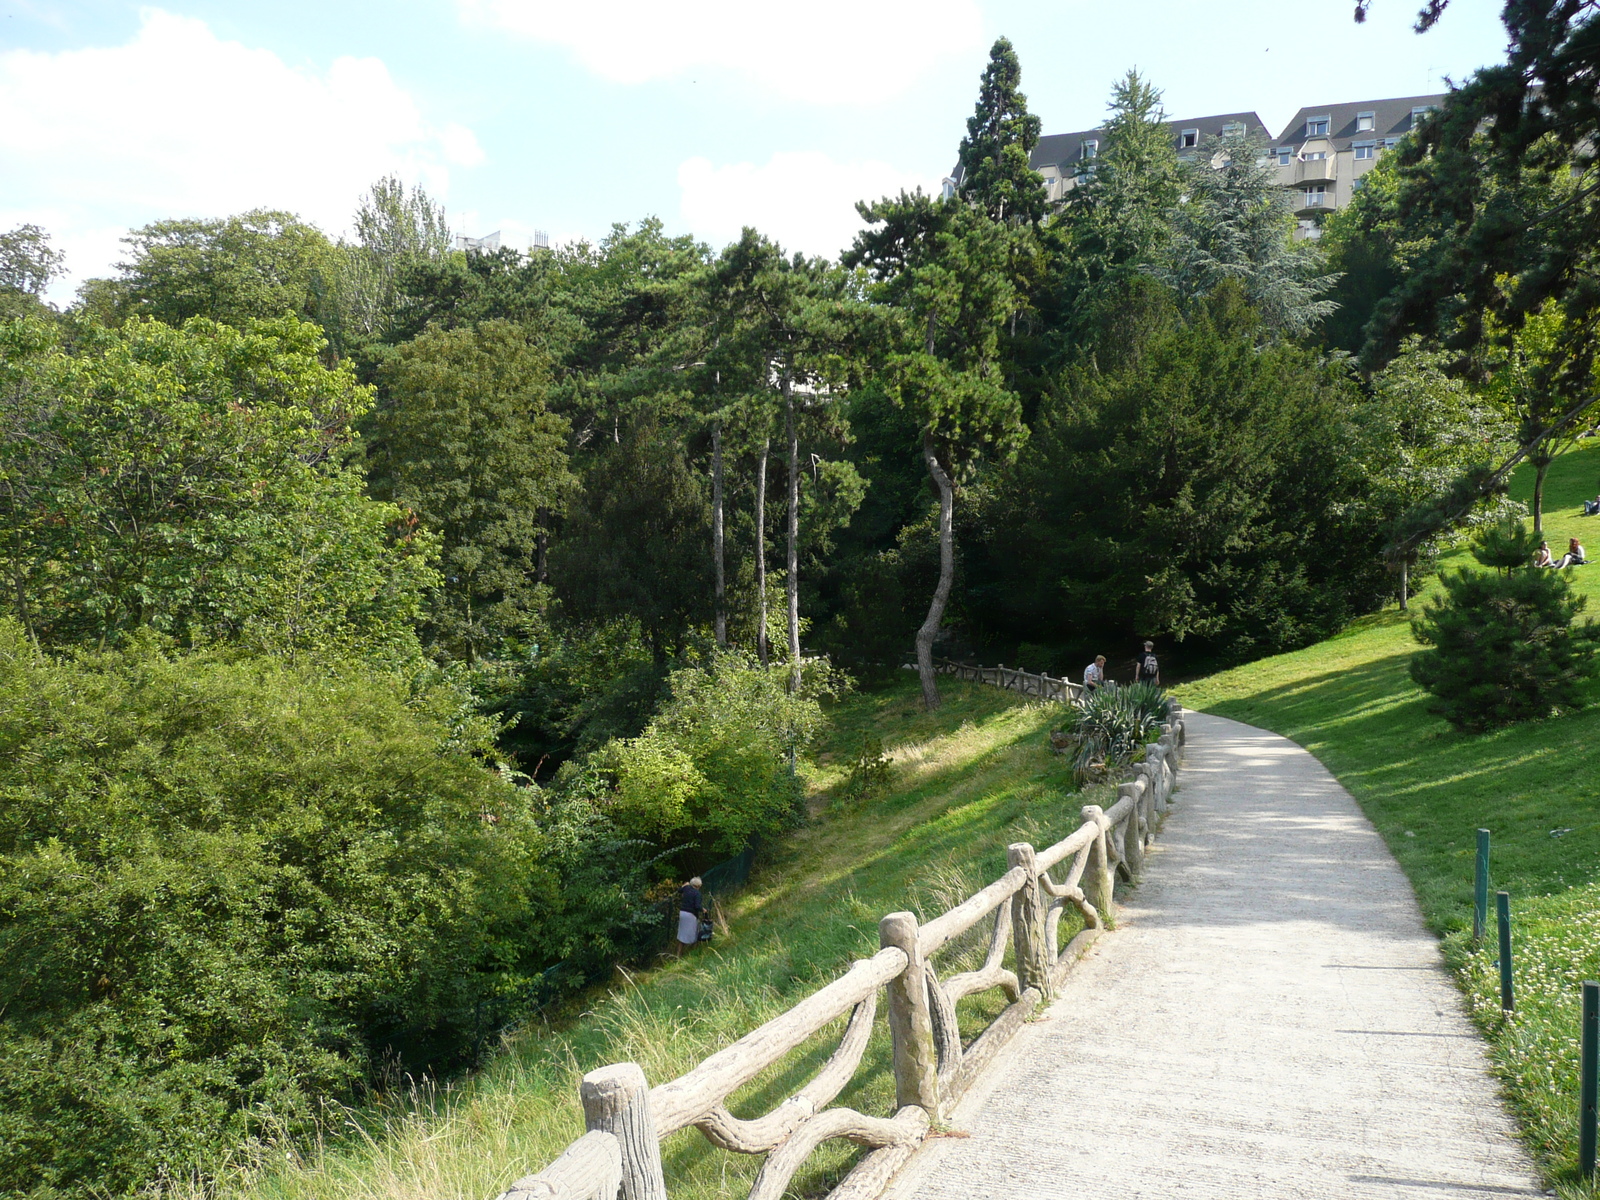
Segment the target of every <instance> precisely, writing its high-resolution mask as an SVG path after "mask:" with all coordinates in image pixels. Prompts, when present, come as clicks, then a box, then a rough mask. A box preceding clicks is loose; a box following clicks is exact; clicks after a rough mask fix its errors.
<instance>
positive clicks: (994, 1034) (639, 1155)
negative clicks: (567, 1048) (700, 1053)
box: [501, 668, 1184, 1200]
mask: <svg viewBox="0 0 1600 1200" xmlns="http://www.w3.org/2000/svg"><path fill="white" fill-rule="evenodd" d="M968 669H972V668H968ZM1161 731H1162V732H1161V738H1160V740H1159V741H1157V742H1154V743H1152V744H1150V745H1148V746H1146V747H1145V759H1144V761H1143V762H1142V763H1139V764H1137V765H1136V766H1135V767H1134V768H1133V769H1132V778H1131V779H1129V780H1128V781H1127V782H1124V783H1122V784H1120V785H1119V786H1118V788H1117V801H1116V803H1115V804H1113V805H1112V806H1111V807H1110V808H1108V809H1104V810H1102V809H1101V808H1100V807H1098V806H1096V805H1089V806H1087V807H1085V808H1084V809H1083V810H1082V814H1081V816H1082V824H1080V825H1079V826H1078V828H1077V829H1076V830H1075V831H1074V832H1073V833H1072V834H1071V835H1070V836H1068V837H1066V838H1064V839H1062V840H1061V841H1059V842H1057V843H1056V844H1055V845H1053V846H1050V847H1049V848H1047V849H1044V850H1035V849H1034V847H1033V846H1031V845H1029V844H1028V843H1026V842H1018V843H1016V844H1014V845H1012V846H1010V847H1009V848H1008V851H1007V861H1008V863H1009V865H1010V869H1009V870H1008V871H1007V872H1006V873H1005V874H1004V875H1002V876H1001V877H1000V878H999V879H997V880H995V881H994V882H993V883H991V884H990V885H989V886H988V887H986V888H984V889H983V890H982V891H980V892H977V893H976V894H974V895H972V896H970V897H968V898H967V899H966V900H965V901H963V902H962V903H961V904H959V905H957V906H956V907H955V908H952V909H950V910H949V911H948V912H946V913H944V914H942V915H941V916H939V917H936V918H935V919H933V920H931V921H929V922H927V923H926V924H922V925H919V924H918V923H917V919H916V917H915V916H914V915H913V914H911V913H909V912H896V913H890V914H889V915H888V916H886V917H884V918H883V920H882V921H880V922H879V923H878V938H879V943H880V945H881V946H882V949H880V950H879V951H878V952H877V953H876V954H875V955H873V956H872V957H871V958H867V959H861V960H858V961H857V962H855V963H854V964H852V965H851V967H850V969H849V970H848V971H846V972H845V973H844V974H843V975H841V976H840V977H839V978H838V979H835V980H834V981H833V982H832V983H830V984H828V985H827V986H826V987H824V988H822V989H821V990H820V991H817V992H814V993H812V994H811V995H810V996H808V997H806V998H805V999H804V1000H802V1001H801V1002H800V1003H799V1004H796V1005H795V1006H794V1007H793V1008H791V1009H789V1010H788V1011H787V1012H785V1013H783V1014H782V1015H780V1016H777V1017H774V1018H773V1019H772V1020H770V1021H768V1022H767V1023H766V1024H765V1025H762V1026H760V1027H759V1028H757V1029H754V1030H752V1031H751V1032H750V1033H748V1034H746V1035H745V1036H744V1037H742V1038H740V1039H739V1040H738V1041H737V1042H734V1043H733V1044H732V1045H731V1046H728V1047H727V1048H725V1049H723V1050H719V1051H718V1052H717V1053H715V1054H713V1055H711V1057H709V1058H707V1059H706V1060H705V1061H703V1062H702V1063H700V1065H699V1066H697V1067H694V1068H693V1069H692V1070H690V1071H689V1072H688V1073H687V1074H684V1075H680V1076H679V1077H678V1078H677V1079H674V1080H671V1081H669V1082H667V1083H662V1084H658V1085H656V1086H655V1087H651V1086H649V1085H648V1083H647V1081H646V1080H645V1077H644V1072H643V1070H641V1069H640V1068H639V1066H638V1065H637V1064H635V1063H618V1064H615V1065H612V1066H608V1067H602V1068H600V1069H599V1070H597V1071H591V1072H589V1073H588V1074H587V1075H585V1076H584V1077H583V1081H582V1084H581V1085H580V1087H579V1093H580V1096H581V1098H582V1101H583V1111H584V1121H585V1124H586V1125H587V1126H588V1132H587V1133H585V1134H584V1135H583V1136H582V1137H580V1138H579V1139H578V1140H577V1141H575V1142H573V1143H572V1144H571V1145H570V1146H568V1147H567V1149H566V1151H565V1152H564V1153H563V1154H562V1155H561V1157H560V1158H558V1159H556V1161H555V1162H553V1163H551V1164H550V1165H549V1166H548V1167H546V1168H545V1169H544V1170H542V1171H540V1172H539V1173H538V1174H536V1175H530V1176H528V1177H526V1178H524V1179H520V1180H518V1181H517V1182H516V1183H514V1184H512V1185H511V1187H510V1188H509V1189H507V1190H506V1191H505V1192H503V1193H502V1194H501V1200H531V1198H533V1197H538V1198H539V1200H616V1197H617V1196H618V1195H619V1194H620V1195H621V1196H622V1197H623V1198H624V1200H666V1198H667V1186H666V1181H665V1180H664V1178H663V1176H662V1170H661V1139H662V1138H664V1137H666V1136H667V1135H668V1134H671V1133H675V1132H677V1131H678V1130H680V1129H685V1128H688V1127H689V1126H691V1125H692V1126H694V1127H696V1128H698V1129H699V1130H700V1132H701V1133H702V1134H704V1135H705V1137H706V1138H707V1140H709V1141H710V1142H712V1143H713V1144H714V1145H717V1146H720V1147H722V1148H723V1149H725V1150H732V1151H736V1152H738V1153H740V1154H764V1155H766V1162H765V1163H764V1164H763V1166H762V1168H761V1172H760V1174H758V1175H757V1176H756V1180H755V1184H754V1185H753V1186H752V1187H751V1189H750V1193H749V1196H750V1200H780V1197H782V1195H783V1192H784V1188H785V1187H786V1186H787V1185H788V1183H789V1181H790V1180H791V1179H792V1178H793V1177H794V1175H795V1173H796V1172H797V1171H798V1170H799V1169H800V1168H801V1167H802V1166H803V1165H804V1163H805V1161H806V1159H807V1158H808V1157H809V1156H810V1155H811V1153H812V1151H814V1150H815V1149H816V1148H817V1147H818V1146H820V1145H822V1144H823V1143H824V1142H826V1141H830V1140H832V1139H834V1138H847V1139H849V1140H850V1141H852V1142H855V1143H857V1144H859V1145H862V1146H866V1147H869V1148H871V1150H872V1153H870V1154H868V1155H866V1157H864V1158H862V1159H861V1160H860V1161H859V1162H858V1163H857V1164H856V1166H855V1168H854V1169H853V1170H852V1171H851V1172H850V1173H849V1174H848V1175H847V1176H846V1177H845V1178H844V1179H843V1180H842V1181H841V1182H840V1184H839V1186H838V1187H836V1188H835V1189H834V1190H833V1191H832V1192H831V1193H830V1197H829V1200H873V1198H874V1197H877V1196H878V1195H879V1194H880V1193H881V1192H882V1190H883V1189H884V1187H885V1186H886V1185H887V1183H888V1182H889V1180H890V1178H891V1177H892V1176H893V1175H894V1174H895V1172H896V1171H898V1170H899V1169H900V1167H901V1166H902V1165H903V1164H904V1163H905V1162H906V1160H907V1159H909V1158H910V1157H911V1155H912V1153H913V1152H914V1151H915V1150H916V1148H917V1146H918V1145H919V1144H920V1143H921V1141H922V1139H923V1136H924V1134H926V1132H927V1130H928V1127H929V1125H930V1123H931V1122H933V1121H935V1120H939V1119H941V1118H942V1117H943V1116H945V1114H946V1113H948V1111H949V1109H950V1107H951V1105H953V1104H954V1102H955V1101H956V1100H957V1099H959V1098H960V1096H961V1094H962V1093H963V1092H965V1091H966V1090H967V1088H968V1087H970V1086H971V1084H972V1082H973V1081H974V1080H975V1079H976V1078H977V1077H978V1075H979V1074H980V1073H981V1072H982V1070H983V1069H984V1067H985V1066H986V1065H987V1064H988V1063H989V1062H990V1061H991V1060H992V1059H993V1058H994V1056H995V1054H996V1053H997V1052H998V1051H999V1050H1000V1048H1001V1047H1002V1046H1004V1045H1005V1044H1006V1042H1007V1041H1009V1040H1010V1039H1011V1037H1012V1036H1013V1035H1014V1034H1015V1033H1016V1032H1017V1030H1018V1029H1019V1028H1020V1027H1021V1026H1022V1023H1023V1021H1024V1020H1026V1019H1027V1017H1028V1016H1029V1015H1030V1014H1031V1013H1032V1012H1033V1011H1034V1010H1035V1009H1036V1008H1038V1007H1039V1005H1041V1004H1042V1003H1044V1002H1045V1001H1046V1000H1047V999H1048V998H1049V997H1050V995H1051V993H1052V992H1053V991H1054V989H1055V988H1056V987H1058V986H1059V985H1060V983H1061V981H1062V980H1063V979H1064V978H1065V976H1066V974H1067V972H1068V971H1069V970H1071V968H1072V965H1073V963H1075V962H1076V961H1077V960H1078V958H1079V957H1080V956H1081V955H1082V953H1083V951H1084V950H1085V949H1086V948H1087V947H1088V946H1089V944H1090V943H1091V942H1093V941H1094V940H1095V939H1096V938H1097V937H1099V936H1100V935H1101V934H1102V933H1104V932H1105V930H1106V926H1107V921H1108V919H1109V918H1110V917H1111V915H1112V889H1113V886H1114V882H1115V877H1116V876H1117V875H1118V874H1121V875H1122V876H1123V877H1125V878H1128V879H1137V878H1138V876H1139V874H1140V872H1141V871H1142V870H1143V866H1144V857H1145V847H1146V846H1147V845H1148V844H1149V841H1150V839H1151V837H1152V836H1153V834H1154V833H1155V829H1156V824H1157V818H1158V817H1159V816H1160V814H1162V813H1164V812H1165V811H1166V808H1167V800H1168V798H1169V797H1170V796H1171V794H1172V789H1173V786H1174V782H1175V779H1176V773H1177V768H1178V757H1179V753H1178V752H1179V748H1180V747H1181V746H1182V745H1183V742H1184V728H1183V717H1182V710H1181V709H1179V708H1177V707H1176V706H1174V707H1173V708H1172V711H1171V713H1170V720H1169V723H1167V724H1164V725H1162V726H1161ZM1058 868H1059V869H1060V874H1059V878H1058V877H1057V875H1056V874H1053V872H1057V871H1058ZM1069 904H1070V905H1072V906H1073V907H1074V908H1075V909H1077V911H1078V912H1079V913H1081V914H1082V915H1083V920H1084V928H1083V930H1082V932H1080V933H1078V934H1077V935H1076V936H1075V937H1073V939H1072V940H1071V941H1070V942H1069V943H1068V944H1067V945H1066V946H1065V947H1063V948H1062V949H1061V950H1060V951H1059V952H1058V951H1057V949H1056V944H1057V940H1058V926H1059V924H1060V921H1061V917H1062V914H1063V913H1064V912H1065V910H1066V906H1067V905H1069ZM991 917H992V919H993V927H992V931H991V933H990V935H989V950H988V954H987V956H986V958H985V959H984V962H983V965H982V966H981V967H980V968H978V969H977V970H974V971H962V972H959V973H957V974H953V975H949V976H947V977H945V978H941V977H940V972H939V966H938V958H939V955H940V953H941V951H944V950H946V949H948V948H949V947H950V946H951V944H952V942H954V940H955V939H956V938H958V937H960V936H961V935H962V934H963V933H965V932H967V931H968V930H969V929H973V928H975V927H976V926H977V925H978V924H979V923H980V922H982V921H984V920H986V919H989V918H991ZM1008 943H1010V944H1013V945H1014V946H1015V947H1016V953H1015V955H1014V960H1015V963H1016V969H1015V970H1011V969H1010V968H1008V967H1006V966H1005V965H1004V960H1005V953H1006V947H1007V944H1008ZM993 988H999V989H1001V990H1002V991H1003V992H1004V993H1005V995H1006V998H1007V1000H1008V1004H1007V1005H1006V1007H1005V1008H1004V1009H1003V1010H1002V1011H1001V1012H1000V1014H999V1015H998V1016H997V1017H996V1018H995V1019H994V1020H993V1021H992V1022H991V1023H990V1024H989V1026H988V1027H987V1028H986V1029H985V1030H984V1031H983V1032H982V1033H981V1034H979V1035H978V1036H977V1037H976V1038H974V1039H973V1040H972V1041H971V1042H970V1043H968V1044H965V1045H963V1043H962V1040H961V1033H960V1029H959V1028H958V1026H957V1023H956V1003H957V1002H958V1001H959V1000H961V999H962V998H963V997H966V996H972V995H975V994H977V993H980V992H985V991H988V990H990V989H993ZM880 991H881V992H882V993H883V994H884V996H885V999H886V1003H887V1008H888V1019H889V1030H890V1035H891V1037H892V1040H893V1055H894V1081H895V1111H894V1113H893V1114H892V1115H891V1116H887V1117H884V1116H870V1115H868V1114H866V1113H861V1112H857V1111H856V1110H855V1109H852V1108H845V1107H829V1106H830V1105H831V1104H832V1102H833V1100H834V1098H835V1097H836V1096H838V1094H839V1093H840V1092H841V1091H843V1090H844V1088H845V1086H846V1085H847V1084H848V1083H849V1082H850V1080H851V1078H852V1077H853V1076H854V1074H855V1072H856V1068H857V1067H858V1066H859V1065H860V1063H861V1059H862V1056H863V1055H864V1054H865V1053H866V1049H867V1041H868V1038H869V1037H870V1036H871V1033H872V1022H873V1019H874V1017H875V1016H876V1014H877V1009H878V1004H879V993H880ZM845 1014H849V1020H848V1022H847V1023H846V1025H845V1029H844V1034H843V1036H842V1037H841V1038H840V1039H839V1044H838V1047H837V1048H836V1049H835V1050H834V1052H833V1054H832V1055H831V1056H830V1057H829V1058H828V1060H827V1062H826V1063H825V1064H824V1065H823V1066H822V1068H821V1070H820V1071H818V1072H817V1074H816V1076H815V1077H814V1078H813V1079H812V1080H811V1082H809V1083H807V1084H806V1085H805V1086H804V1087H802V1088H801V1089H800V1090H799V1091H797V1092H796V1093H795V1094H794V1095H792V1096H790V1097H789V1098H788V1099H787V1100H785V1101H784V1102H783V1103H781V1104H779V1105H778V1106H777V1107H776V1108H774V1109H773V1110H772V1111H771V1112H769V1113H767V1114H766V1115H765V1116H761V1117H756V1118H753V1119H745V1118H740V1117H736V1116H734V1115H733V1114H732V1113H731V1112H729V1111H728V1107H727V1104H728V1099H729V1097H730V1096H732V1095H733V1093H734V1092H736V1091H737V1090H738V1089H739V1088H740V1087H742V1086H744V1085H745V1084H747V1083H749V1082H750V1081H751V1080H752V1079H754V1078H755V1077H756V1076H757V1075H759V1074H760V1073H761V1072H762V1071H764V1070H765V1069H767V1068H768V1067H770V1066H772V1065H774V1064H775V1063H777V1062H778V1061H779V1060H781V1059H782V1058H783V1057H784V1056H785V1055H787V1054H788V1053H789V1052H790V1051H792V1050H795V1049H796V1048H798V1047H799V1046H801V1045H803V1044H804V1043H805V1042H806V1041H807V1039H809V1038H811V1037H812V1036H813V1035H815V1034H816V1033H817V1032H818V1031H820V1030H822V1029H823V1028H825V1027H826V1026H827V1025H828V1024H829V1023H830V1022H832V1021H835V1020H837V1019H838V1018H840V1017H843V1016H845Z"/></svg>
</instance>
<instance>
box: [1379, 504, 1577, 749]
mask: <svg viewBox="0 0 1600 1200" xmlns="http://www.w3.org/2000/svg"><path fill="white" fill-rule="evenodd" d="M1538 540H1539V539H1538V535H1537V534H1535V533H1533V532H1531V531H1530V530H1528V529H1527V527H1526V526H1524V525H1523V524H1522V522H1520V521H1507V522H1505V523H1503V524H1501V525H1498V526H1491V527H1490V528H1488V529H1486V530H1485V531H1484V533H1483V535H1482V537H1481V539H1480V541H1479V544H1478V545H1477V546H1475V547H1473V551H1472V555H1473V557H1474V558H1476V559H1477V560H1478V562H1479V563H1480V564H1482V565H1483V566H1484V567H1488V568H1491V569H1490V570H1486V571H1473V570H1467V569H1463V570H1458V571H1451V572H1448V573H1446V574H1445V575H1444V576H1442V578H1441V582H1442V583H1443V584H1444V589H1445V593H1446V594H1445V597H1444V599H1443V600H1441V601H1436V602H1434V603H1432V604H1429V605H1428V607H1427V608H1426V609H1425V610H1424V611H1423V613H1422V614H1421V615H1420V616H1418V617H1415V618H1413V620H1412V623H1411V629H1412V633H1413V634H1415V635H1416V638H1417V640H1418V641H1419V642H1421V643H1423V644H1424V645H1426V646H1431V647H1432V649H1430V650H1421V651H1418V652H1417V653H1416V654H1415V655H1413V656H1412V658H1411V678H1412V679H1414V680H1415V681H1416V682H1417V683H1418V684H1419V685H1421V686H1422V687H1423V688H1425V689H1427V690H1428V691H1429V692H1431V693H1433V696H1434V703H1433V704H1432V705H1431V706H1430V708H1429V711H1430V712H1434V713H1437V714H1438V715H1439V716H1441V717H1444V718H1445V719H1446V720H1447V721H1449V722H1450V723H1451V724H1452V725H1454V726H1456V728H1458V729H1465V730H1471V731H1477V730H1484V729H1492V728H1494V727H1496V726H1500V725H1509V724H1511V723H1513V722H1515V721H1527V720H1532V719H1534V718H1537V717H1546V716H1549V715H1550V713H1551V712H1552V711H1553V710H1555V709H1573V708H1580V707H1582V705H1583V703H1584V696H1583V691H1584V685H1585V684H1586V683H1587V682H1588V681H1589V679H1590V678H1592V676H1593V675H1594V672H1595V667H1596V661H1595V640H1596V637H1597V635H1600V627H1597V626H1595V625H1592V624H1590V623H1587V622H1586V623H1585V624H1583V625H1581V626H1579V627H1577V628H1576V629H1575V628H1573V624H1572V623H1573V619H1574V618H1575V617H1576V616H1577V615H1578V614H1579V613H1580V612H1582V611H1583V607H1584V598H1583V597H1582V596H1574V595H1573V594H1572V585H1571V584H1570V583H1569V582H1568V580H1567V577H1566V575H1565V574H1564V573H1563V572H1561V571H1556V570H1548V569H1540V568H1537V567H1532V566H1530V565H1529V563H1530V561H1531V559H1532V556H1533V552H1534V549H1535V548H1536V547H1537V545H1538Z"/></svg>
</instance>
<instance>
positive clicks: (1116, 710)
mask: <svg viewBox="0 0 1600 1200" xmlns="http://www.w3.org/2000/svg"><path fill="white" fill-rule="evenodd" d="M1169 711H1170V709H1169V702H1168V700H1167V694H1166V692H1164V691H1162V690H1161V689H1160V688H1159V687H1157V686H1156V685H1155V684H1151V683H1135V684H1132V685H1131V686H1128V687H1119V686H1117V685H1116V684H1107V685H1106V686H1105V687H1102V688H1100V689H1099V690H1098V691H1093V692H1089V693H1088V694H1086V695H1085V696H1083V697H1082V698H1081V699H1079V700H1077V701H1075V702H1074V703H1073V704H1072V705H1071V706H1070V707H1069V709H1068V713H1069V716H1068V720H1067V722H1066V724H1065V726H1064V728H1063V729H1062V734H1063V735H1064V739H1065V746H1064V747H1063V751H1064V753H1068V754H1071V755H1072V771H1073V774H1074V775H1075V776H1076V777H1077V779H1078V782H1079V783H1087V782H1089V781H1091V780H1094V779H1101V778H1104V777H1105V775H1106V774H1108V773H1109V772H1110V771H1111V770H1113V769H1114V768H1116V767H1125V766H1127V765H1128V764H1129V763H1131V762H1132V761H1133V759H1134V756H1135V755H1137V754H1138V753H1139V751H1140V750H1142V749H1143V748H1144V746H1145V744H1146V743H1148V742H1151V741H1153V740H1154V739H1155V738H1156V737H1157V736H1158V732H1159V730H1160V728H1161V722H1162V721H1164V720H1166V718H1167V714H1168V712H1169Z"/></svg>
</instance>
